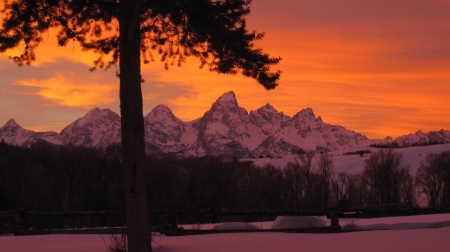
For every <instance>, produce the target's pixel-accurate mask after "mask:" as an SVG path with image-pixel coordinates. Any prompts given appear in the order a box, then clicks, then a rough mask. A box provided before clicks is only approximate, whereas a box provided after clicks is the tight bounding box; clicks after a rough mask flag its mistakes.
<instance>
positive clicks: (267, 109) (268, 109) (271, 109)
mask: <svg viewBox="0 0 450 252" xmlns="http://www.w3.org/2000/svg"><path fill="white" fill-rule="evenodd" d="M257 110H259V111H265V112H269V113H276V114H278V111H277V110H276V109H275V108H274V107H273V106H272V105H270V104H269V103H267V104H266V105H264V106H262V107H261V108H259V109H257Z"/></svg>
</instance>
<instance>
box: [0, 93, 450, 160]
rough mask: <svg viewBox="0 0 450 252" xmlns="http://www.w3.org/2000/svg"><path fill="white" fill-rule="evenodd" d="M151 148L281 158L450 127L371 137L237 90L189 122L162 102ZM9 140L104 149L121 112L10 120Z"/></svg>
mask: <svg viewBox="0 0 450 252" xmlns="http://www.w3.org/2000/svg"><path fill="white" fill-rule="evenodd" d="M144 123H145V142H146V151H147V153H150V154H162V153H168V154H173V155H177V156H205V155H222V156H224V157H239V158H251V157H258V156H271V157H280V156H285V155H289V154H294V153H299V152H304V151H311V150H314V151H320V150H324V151H327V150H330V151H331V150H340V149H346V148H352V147H364V146H369V145H371V144H380V143H391V142H397V143H399V145H407V144H412V143H418V142H428V141H430V140H431V141H439V142H441V141H443V142H450V131H448V130H440V131H432V132H428V133H424V132H422V131H417V132H416V133H415V134H409V135H404V136H401V137H399V138H397V139H395V140H394V139H392V138H389V137H387V138H386V139H384V140H371V139H368V138H367V137H366V136H364V135H362V134H359V133H356V132H354V131H350V130H347V129H346V128H344V127H342V126H340V125H331V124H327V123H325V122H323V121H322V119H321V117H320V116H319V117H316V116H315V115H314V113H313V110H312V109H311V108H306V109H303V110H301V111H300V112H298V113H297V114H295V115H294V116H293V117H289V116H287V115H284V114H283V112H278V111H277V110H276V109H275V108H274V107H272V106H271V105H270V104H267V105H265V106H263V107H261V108H259V109H257V110H253V111H250V113H248V112H247V110H246V109H244V108H242V107H239V105H238V103H237V100H236V97H235V94H234V92H232V91H230V92H227V93H225V94H223V95H222V96H221V97H219V98H218V99H217V101H216V102H214V103H213V104H212V106H211V108H210V109H209V110H208V111H207V112H205V114H204V115H203V116H202V117H201V118H198V119H196V120H193V121H190V122H184V121H182V120H180V119H178V118H176V117H175V115H174V114H173V113H172V111H171V110H170V108H168V107H167V106H165V105H158V106H156V107H155V108H154V109H153V110H152V111H151V112H150V113H148V114H147V115H146V116H145V117H144ZM0 139H3V141H5V142H6V143H9V144H13V145H17V146H21V147H29V146H31V145H33V144H35V143H37V142H45V143H49V144H52V145H67V144H71V145H76V146H85V147H97V148H104V147H107V146H108V145H111V144H113V143H118V142H120V141H121V133H120V116H119V115H118V114H117V113H115V112H113V111H111V110H109V109H99V108H94V109H93V110H91V111H90V112H88V113H87V114H86V115H85V116H84V117H82V118H79V119H77V120H76V121H74V122H73V123H71V124H69V125H68V126H67V127H65V128H64V129H63V130H62V131H61V132H60V133H59V134H58V133H57V132H34V131H31V130H27V129H24V128H22V127H20V126H19V125H18V124H17V123H16V122H15V121H14V119H10V120H9V121H8V122H7V123H6V124H5V125H4V126H3V127H1V128H0Z"/></svg>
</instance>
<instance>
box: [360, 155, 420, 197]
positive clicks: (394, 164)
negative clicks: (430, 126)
mask: <svg viewBox="0 0 450 252" xmlns="http://www.w3.org/2000/svg"><path fill="white" fill-rule="evenodd" d="M362 174H363V176H364V179H365V183H366V184H367V186H368V193H369V194H368V203H369V204H387V203H398V204H400V205H405V204H410V203H411V202H406V201H408V200H406V201H405V199H406V198H405V197H406V196H407V198H409V196H410V195H412V193H413V189H414V188H412V185H410V184H412V177H411V175H410V174H409V165H408V164H406V163H405V162H404V160H403V158H402V154H401V153H399V152H395V151H394V150H393V149H381V150H379V151H378V152H375V153H372V154H371V155H370V157H369V158H368V159H366V160H365V165H364V170H363V173H362ZM402 195H403V196H405V197H402Z"/></svg>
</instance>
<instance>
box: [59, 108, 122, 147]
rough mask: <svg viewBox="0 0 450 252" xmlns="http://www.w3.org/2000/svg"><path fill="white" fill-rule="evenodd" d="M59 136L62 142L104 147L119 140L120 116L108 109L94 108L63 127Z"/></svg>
mask: <svg viewBox="0 0 450 252" xmlns="http://www.w3.org/2000/svg"><path fill="white" fill-rule="evenodd" d="M59 136H60V139H61V142H62V143H64V144H73V145H76V146H80V145H81V146H86V147H99V148H104V147H107V146H108V145H110V144H113V143H117V142H120V141H121V134H120V117H119V115H118V114H116V113H115V112H113V111H111V110H109V109H99V108H94V109H93V110H91V111H89V113H87V114H86V115H85V116H83V117H82V118H79V119H77V120H76V121H75V122H73V123H71V124H69V125H68V126H67V127H65V128H64V129H63V130H62V131H61V133H60V134H59Z"/></svg>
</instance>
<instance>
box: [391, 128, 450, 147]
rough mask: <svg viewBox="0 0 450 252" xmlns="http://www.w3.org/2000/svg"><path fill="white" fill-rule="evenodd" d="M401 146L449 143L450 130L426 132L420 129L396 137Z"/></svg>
mask: <svg viewBox="0 0 450 252" xmlns="http://www.w3.org/2000/svg"><path fill="white" fill-rule="evenodd" d="M395 142H397V143H399V144H400V146H411V145H421V144H427V143H442V142H443V143H448V142H450V130H439V131H430V132H428V133H424V132H423V131H421V130H418V131H417V132H416V133H414V134H408V135H404V136H400V137H398V138H396V139H395Z"/></svg>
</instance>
